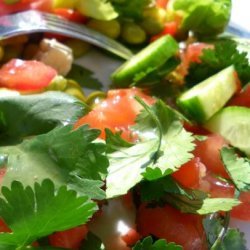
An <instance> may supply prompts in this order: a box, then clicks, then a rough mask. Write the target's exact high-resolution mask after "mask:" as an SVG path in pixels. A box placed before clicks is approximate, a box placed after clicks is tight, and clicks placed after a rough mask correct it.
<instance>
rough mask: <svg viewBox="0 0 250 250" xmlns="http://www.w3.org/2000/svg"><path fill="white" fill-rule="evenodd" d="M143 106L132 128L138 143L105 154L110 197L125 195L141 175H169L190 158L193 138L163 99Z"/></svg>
mask: <svg viewBox="0 0 250 250" xmlns="http://www.w3.org/2000/svg"><path fill="white" fill-rule="evenodd" d="M141 103H142V102H141ZM142 104H143V103H142ZM143 106H144V110H143V111H142V112H141V113H140V115H139V116H138V117H137V119H136V123H137V124H136V125H135V126H134V127H133V129H134V130H135V131H137V132H138V136H139V142H138V143H136V144H135V145H133V146H131V147H120V148H119V149H118V150H117V151H115V152H113V153H111V154H109V155H108V156H109V162H110V165H109V168H108V176H107V179H106V183H107V190H106V193H107V197H109V198H110V197H114V196H118V195H121V194H125V193H126V192H127V191H128V190H129V189H130V188H132V187H134V186H135V185H136V184H137V183H139V182H140V181H141V180H143V179H144V178H145V179H149V180H154V179H158V178H161V177H163V176H165V175H168V174H171V173H172V172H174V171H176V170H177V169H178V168H179V167H180V166H181V165H182V164H184V163H185V162H187V161H188V160H190V159H191V158H192V154H191V151H192V150H193V149H194V143H193V141H194V137H193V136H192V135H191V133H189V132H187V131H185V129H184V128H183V126H182V123H181V122H180V117H179V115H178V114H177V113H176V112H175V111H174V110H172V109H171V108H169V107H168V106H166V105H165V104H164V103H163V102H162V101H157V102H156V103H155V104H154V105H153V106H152V107H149V106H147V105H146V104H145V103H144V104H143ZM121 183H122V185H121Z"/></svg>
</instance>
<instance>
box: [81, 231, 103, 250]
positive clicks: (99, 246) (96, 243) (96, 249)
mask: <svg viewBox="0 0 250 250" xmlns="http://www.w3.org/2000/svg"><path fill="white" fill-rule="evenodd" d="M80 250H105V248H104V246H103V243H102V241H101V240H100V239H99V238H98V237H97V236H96V235H94V234H92V233H91V232H89V233H88V234H87V236H86V239H85V240H84V242H83V246H82V247H80Z"/></svg>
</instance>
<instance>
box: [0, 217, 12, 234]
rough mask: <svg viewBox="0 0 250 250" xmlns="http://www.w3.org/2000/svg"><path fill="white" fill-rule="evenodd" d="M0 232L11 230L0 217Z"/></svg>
mask: <svg viewBox="0 0 250 250" xmlns="http://www.w3.org/2000/svg"><path fill="white" fill-rule="evenodd" d="M0 232H1V233H3V232H5V233H7V232H8V233H10V232H11V230H10V229H9V228H8V226H7V225H6V223H5V222H4V221H3V220H2V219H0Z"/></svg>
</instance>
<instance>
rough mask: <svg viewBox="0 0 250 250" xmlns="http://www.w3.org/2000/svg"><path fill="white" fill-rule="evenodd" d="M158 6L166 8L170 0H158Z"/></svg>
mask: <svg viewBox="0 0 250 250" xmlns="http://www.w3.org/2000/svg"><path fill="white" fill-rule="evenodd" d="M155 4H156V6H157V7H160V8H166V7H167V4H168V0H156V3H155Z"/></svg>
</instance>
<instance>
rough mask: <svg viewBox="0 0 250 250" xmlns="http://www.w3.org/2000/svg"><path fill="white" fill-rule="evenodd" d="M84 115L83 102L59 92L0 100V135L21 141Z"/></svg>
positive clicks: (74, 120)
mask: <svg viewBox="0 0 250 250" xmlns="http://www.w3.org/2000/svg"><path fill="white" fill-rule="evenodd" d="M85 112H86V109H85V106H84V105H83V103H81V102H80V101H79V100H78V99H76V98H74V97H71V96H69V95H66V94H64V93H61V92H52V91H51V92H45V93H42V94H34V95H27V96H5V97H1V99H0V136H1V137H2V138H4V139H6V138H7V137H11V138H22V137H25V136H30V135H37V134H42V133H46V132H48V131H50V130H52V129H53V128H55V127H56V126H62V125H66V124H73V123H75V122H76V120H77V119H78V118H79V117H80V116H82V115H83V114H84V113H85ZM4 139H2V140H1V141H4ZM1 143H2V142H1ZM2 144H3V143H2Z"/></svg>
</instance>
